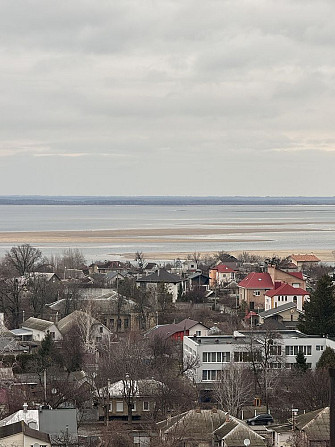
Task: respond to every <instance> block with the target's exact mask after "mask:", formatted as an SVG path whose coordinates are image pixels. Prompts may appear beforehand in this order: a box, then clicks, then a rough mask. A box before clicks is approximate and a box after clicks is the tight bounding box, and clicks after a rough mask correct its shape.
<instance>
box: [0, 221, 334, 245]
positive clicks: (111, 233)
mask: <svg viewBox="0 0 335 447" xmlns="http://www.w3.org/2000/svg"><path fill="white" fill-rule="evenodd" d="M288 231H289V232H295V233H298V232H305V231H306V228H262V227H259V226H258V227H253V226H252V225H250V226H249V227H248V228H245V227H243V228H226V227H225V228H216V227H214V228H180V227H178V228H148V229H135V228H133V229H125V230H90V231H87V230H85V231H22V232H18V231H16V232H15V231H13V232H0V243H8V244H20V243H30V244H34V243H66V242H70V243H76V242H78V243H89V242H99V243H101V242H106V243H108V242H111V243H118V244H121V243H122V244H123V243H133V242H134V241H136V242H138V243H150V242H152V243H157V242H161V243H162V242H199V241H201V242H202V241H203V240H204V239H202V238H200V239H199V238H197V237H196V236H199V237H201V236H213V235H221V236H223V235H238V234H241V235H245V234H251V233H252V234H258V233H262V234H264V233H283V232H288ZM308 231H313V232H315V231H317V232H320V231H328V230H320V229H309V230H308ZM185 236H187V237H185ZM209 240H210V241H212V242H246V241H249V240H250V239H246V238H243V237H242V238H234V239H231V238H224V237H217V238H212V237H211V238H210V239H209ZM258 241H260V242H264V241H271V239H258Z"/></svg>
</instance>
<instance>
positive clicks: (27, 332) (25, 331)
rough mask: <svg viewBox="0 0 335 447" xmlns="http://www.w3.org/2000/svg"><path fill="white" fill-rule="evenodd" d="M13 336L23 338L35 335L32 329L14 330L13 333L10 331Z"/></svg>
mask: <svg viewBox="0 0 335 447" xmlns="http://www.w3.org/2000/svg"><path fill="white" fill-rule="evenodd" d="M10 332H11V333H12V334H13V335H15V336H16V335H19V336H22V335H31V334H32V333H33V331H32V330H31V329H22V328H21V329H12V330H11V331H10Z"/></svg>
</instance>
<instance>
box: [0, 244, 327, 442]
mask: <svg viewBox="0 0 335 447" xmlns="http://www.w3.org/2000/svg"><path fill="white" fill-rule="evenodd" d="M13 250H15V247H14V248H13ZM29 250H34V249H33V247H29ZM33 253H34V251H33ZM70 254H71V253H70ZM72 254H73V253H72ZM220 257H221V258H222V257H223V258H224V262H225V263H224V262H222V261H221V259H219V258H215V257H213V258H210V259H203V260H202V259H201V257H198V258H197V259H196V260H193V261H192V260H191V259H190V260H185V261H184V262H182V263H181V262H180V261H179V260H178V261H177V262H176V263H166V262H165V263H164V262H161V263H160V262H151V261H145V260H144V261H143V259H142V258H141V262H139V261H138V260H136V259H135V260H134V261H128V262H120V261H117V262H113V261H111V262H110V261H108V262H107V261H105V262H98V261H97V262H95V263H92V264H91V265H89V266H86V265H85V263H84V259H83V258H82V257H80V256H79V254H78V253H77V256H73V259H76V262H75V261H72V262H71V264H70V265H68V266H67V268H66V270H65V266H64V265H63V266H62V267H57V268H56V269H55V268H53V267H52V266H49V267H48V268H49V269H50V270H54V271H50V272H45V271H44V272H40V271H39V269H40V266H39V264H38V259H37V260H36V262H35V263H33V266H32V267H31V268H30V269H29V270H30V271H28V272H27V273H24V272H22V271H21V272H20V273H21V275H20V276H16V275H15V272H16V267H15V263H13V264H12V268H11V270H10V272H8V267H7V270H2V276H1V284H0V298H1V301H0V307H1V309H0V310H1V313H0V315H1V319H0V321H1V335H0V348H1V354H2V358H1V363H0V397H1V412H2V416H1V417H2V419H1V420H0V428H1V430H0V432H1V433H0V437H1V440H2V441H1V442H3V443H4V445H12V442H16V441H14V439H19V438H22V439H23V438H24V439H25V437H27V439H28V438H29V439H32V441H29V442H33V443H36V444H39V445H51V446H53V445H60V443H61V444H63V443H64V445H78V446H79V445H90V446H91V445H97V446H98V445H107V444H108V442H114V444H115V445H119V444H117V441H116V439H119V438H120V437H121V438H122V439H123V441H122V443H121V444H120V445H139V446H149V445H151V446H156V445H162V446H164V445H166V446H170V445H178V446H179V445H186V446H193V445H198V446H207V445H208V446H212V445H216V446H229V445H232V446H241V447H243V445H245V444H243V443H244V440H245V439H248V440H249V441H250V445H255V446H260V447H261V446H269V445H271V446H274V447H282V446H283V445H285V447H289V446H294V445H295V444H293V443H292V442H293V441H292V439H293V437H294V438H295V437H299V438H300V437H301V438H303V439H305V440H306V442H313V441H312V439H313V436H314V437H315V433H314V432H313V430H311V429H308V430H307V429H306V423H305V421H307V420H308V421H310V424H312V421H314V419H315V418H319V419H320V420H321V418H322V424H324V425H325V426H327V424H328V426H329V380H330V379H329V377H328V369H327V368H328V367H335V329H334V327H333V326H332V323H331V321H332V320H331V321H330V326H329V327H327V326H326V325H325V324H324V321H323V320H322V321H320V322H319V323H317V321H316V320H315V319H316V318H317V317H316V316H315V313H314V314H313V312H314V310H313V306H314V303H319V304H316V305H317V306H321V307H319V308H318V311H317V313H318V314H320V311H322V312H324V314H325V315H327V313H329V308H328V307H327V306H328V305H327V304H326V302H325V300H327V299H328V300H333V299H335V298H334V283H333V280H332V269H331V267H329V266H327V265H324V266H322V264H321V262H320V261H319V260H318V259H317V258H316V257H314V256H313V255H307V254H306V255H294V254H292V256H290V257H289V258H287V259H283V260H279V261H278V259H276V262H270V261H269V260H264V259H259V261H258V264H257V265H256V264H255V263H253V264H252V266H253V267H252V269H251V270H250V265H251V264H250V263H248V262H245V261H244V260H243V259H238V258H235V257H234V256H233V255H231V254H228V253H227V254H225V255H224V256H223V254H222V253H220ZM78 259H79V262H78ZM8 261H9V258H8V259H7V265H8ZM227 264H228V265H227ZM43 268H44V269H45V267H43ZM62 269H63V270H62ZM252 270H253V271H252ZM73 271H75V274H72V273H71V275H70V272H73ZM320 271H321V274H320ZM78 272H80V274H79V273H78ZM22 273H23V274H22ZM323 303H324V304H323ZM14 306H16V307H14ZM322 306H325V307H324V308H323V307H322ZM334 309H335V306H334ZM13 312H14V313H13ZM15 312H16V313H15ZM330 317H331V316H330ZM334 317H335V310H334ZM321 318H322V317H321ZM317 324H319V326H318V325H317ZM312 383H318V392H317V393H316V396H314V397H313V399H310V398H309V397H308V396H309V394H308V393H307V392H306V387H307V388H308V389H311V386H313V385H312ZM292 405H294V408H295V407H297V410H296V413H294V417H293V416H292V411H291V408H293V407H292ZM327 409H328V410H327ZM50 415H51V417H49V416H50ZM264 415H265V416H266V417H268V421H270V424H269V422H267V420H266V419H264V418H265V416H264ZM309 415H311V416H309ZM262 417H263V419H264V421H263V422H261V421H262ZM253 418H254V419H253ZM309 418H310V419H309ZM258 421H260V422H259V423H260V425H258ZM268 424H269V425H268ZM254 426H255V427H254ZM259 427H263V429H260V428H259ZM309 427H310V425H309ZM322 433H323V434H322V436H323V438H322V439H320V442H322V443H324V445H328V444H329V436H328V435H327V433H328V431H327V430H324V432H322ZM328 434H329V433H328ZM327 436H328V437H327ZM106 437H107V438H106ZM106 439H109V441H106ZM113 439H114V441H111V440H113ZM24 442H27V441H24ZM42 442H43V444H41V443H42ZM106 442H107V444H106ZM173 443H175V444H173ZM178 443H179V444H178ZM180 443H181V444H180ZM114 444H113V443H112V444H111V445H114ZM34 445H35V444H34ZM248 445H249V444H248ZM306 445H307V444H306Z"/></svg>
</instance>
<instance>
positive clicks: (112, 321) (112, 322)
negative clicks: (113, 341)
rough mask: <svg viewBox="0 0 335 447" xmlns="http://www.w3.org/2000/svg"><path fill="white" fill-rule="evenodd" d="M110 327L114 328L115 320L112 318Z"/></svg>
mask: <svg viewBox="0 0 335 447" xmlns="http://www.w3.org/2000/svg"><path fill="white" fill-rule="evenodd" d="M109 325H110V327H114V318H111V319H110V320H109Z"/></svg>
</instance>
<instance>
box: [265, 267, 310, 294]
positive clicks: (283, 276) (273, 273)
mask: <svg viewBox="0 0 335 447" xmlns="http://www.w3.org/2000/svg"><path fill="white" fill-rule="evenodd" d="M267 270H268V274H269V275H270V277H271V279H272V282H273V284H275V283H276V282H285V283H287V284H289V285H290V286H292V287H296V288H301V289H306V281H305V279H304V277H303V274H302V272H294V271H291V270H290V271H285V270H281V269H280V268H278V267H277V266H274V265H268V268H267Z"/></svg>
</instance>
